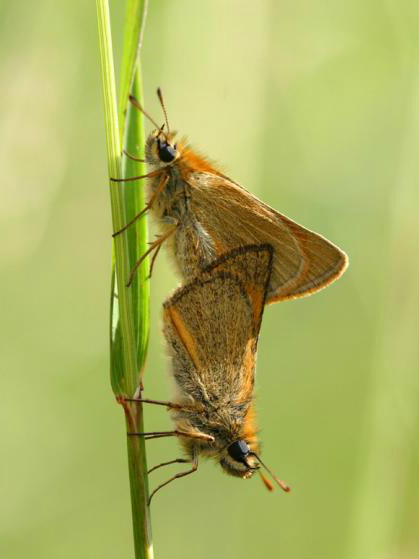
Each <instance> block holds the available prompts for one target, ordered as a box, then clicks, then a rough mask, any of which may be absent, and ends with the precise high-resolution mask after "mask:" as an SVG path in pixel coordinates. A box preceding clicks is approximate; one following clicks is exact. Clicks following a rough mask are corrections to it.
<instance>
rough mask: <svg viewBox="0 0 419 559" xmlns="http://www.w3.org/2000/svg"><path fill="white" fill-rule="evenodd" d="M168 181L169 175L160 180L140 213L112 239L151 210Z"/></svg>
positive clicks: (113, 235)
mask: <svg viewBox="0 0 419 559" xmlns="http://www.w3.org/2000/svg"><path fill="white" fill-rule="evenodd" d="M168 180H169V175H166V176H164V177H163V178H162V180H161V181H160V182H159V184H158V186H157V188H156V190H155V191H154V192H153V194H152V196H151V198H150V200H149V201H148V202H147V204H146V205H145V206H144V208H143V209H142V210H141V211H140V212H138V213H137V214H136V215H135V216H134V217H133V218H132V219H131V220H130V221H128V223H127V224H126V225H124V227H122V228H121V229H119V231H115V233H113V234H112V237H116V236H117V235H120V234H121V233H123V232H124V231H126V230H127V229H128V227H131V225H133V224H134V223H135V222H136V221H137V219H140V217H141V216H143V215H144V214H145V213H147V212H148V211H149V210H151V208H152V207H153V204H154V202H155V201H156V198H157V197H158V196H159V194H160V193H161V192H163V190H164V189H165V188H166V185H167V182H168Z"/></svg>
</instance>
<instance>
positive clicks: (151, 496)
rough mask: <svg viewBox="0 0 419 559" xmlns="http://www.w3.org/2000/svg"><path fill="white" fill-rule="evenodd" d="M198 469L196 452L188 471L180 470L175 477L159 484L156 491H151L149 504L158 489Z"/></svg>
mask: <svg viewBox="0 0 419 559" xmlns="http://www.w3.org/2000/svg"><path fill="white" fill-rule="evenodd" d="M197 469H198V456H197V455H196V454H194V456H193V460H192V467H191V469H190V470H186V472H179V473H178V474H176V475H174V476H173V477H171V478H170V479H168V480H167V481H165V482H164V483H161V484H160V485H158V486H157V487H156V489H154V491H153V492H152V493H151V495H150V497H149V498H148V505H150V503H151V499H152V498H153V497H154V495H155V494H156V493H157V491H159V490H160V489H162V488H163V487H165V486H166V485H168V484H169V483H171V482H172V481H175V479H179V478H181V477H185V476H188V475H189V474H193V473H195V472H196V471H197Z"/></svg>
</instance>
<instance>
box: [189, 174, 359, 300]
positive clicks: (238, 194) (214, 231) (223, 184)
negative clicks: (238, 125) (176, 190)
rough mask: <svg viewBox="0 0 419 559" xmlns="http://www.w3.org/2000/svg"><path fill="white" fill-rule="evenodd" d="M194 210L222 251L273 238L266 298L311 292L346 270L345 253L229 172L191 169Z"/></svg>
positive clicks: (276, 298) (192, 209)
mask: <svg viewBox="0 0 419 559" xmlns="http://www.w3.org/2000/svg"><path fill="white" fill-rule="evenodd" d="M187 182H188V184H189V186H190V188H191V190H192V195H191V198H190V205H191V211H192V213H193V215H195V216H196V218H197V220H198V221H199V222H200V223H201V224H202V226H203V227H204V228H205V229H206V231H207V232H208V233H209V235H210V236H211V237H212V239H213V240H214V242H215V244H216V247H217V252H218V253H219V254H222V253H224V252H226V250H228V248H229V247H231V246H243V245H247V244H249V243H257V244H259V243H269V244H270V245H271V246H272V247H273V249H274V260H273V269H272V274H271V279H270V283H269V288H268V293H267V302H268V303H272V302H275V301H282V300H286V299H293V298H296V297H303V296H305V295H309V294H310V293H313V292H315V291H318V290H319V289H322V288H323V287H326V286H327V285H329V284H330V283H331V282H333V281H334V280H336V279H337V278H338V277H339V276H341V275H342V273H343V272H344V271H345V269H346V267H347V264H348V259H347V256H346V254H345V253H344V252H343V251H341V250H340V249H339V248H338V247H337V246H335V245H334V244H332V243H331V242H330V241H328V240H327V239H325V238H324V237H322V236H321V235H318V234H317V233H313V232H312V231H309V230H308V229H305V228H304V227H302V226H301V225H298V224H297V223H295V222H293V221H292V220H290V219H288V218H287V217H285V216H283V215H281V214H280V213H278V212H277V211H276V210H274V209H273V208H270V207H269V206H268V205H267V204H265V203H263V202H261V201H260V200H258V199H257V198H256V197H255V196H253V195H252V194H250V193H249V192H247V191H246V190H245V189H244V188H242V187H241V186H240V185H238V184H236V183H234V182H233V181H231V180H230V179H228V178H227V177H224V176H222V175H219V174H215V173H210V172H202V171H200V172H195V173H191V174H190V175H189V176H188V178H187Z"/></svg>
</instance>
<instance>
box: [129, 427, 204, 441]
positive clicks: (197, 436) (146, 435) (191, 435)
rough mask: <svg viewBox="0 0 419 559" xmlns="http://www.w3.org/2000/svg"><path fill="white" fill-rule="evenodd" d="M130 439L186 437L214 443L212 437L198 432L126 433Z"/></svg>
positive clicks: (177, 430)
mask: <svg viewBox="0 0 419 559" xmlns="http://www.w3.org/2000/svg"><path fill="white" fill-rule="evenodd" d="M127 435H129V436H130V437H144V439H145V440H146V441H147V440H150V439H161V438H162V437H186V438H189V439H199V440H201V441H206V442H209V443H213V442H214V437H213V436H212V435H207V434H206V433H201V432H200V431H190V432H188V431H180V430H179V429H176V430H174V431H150V432H148V433H127Z"/></svg>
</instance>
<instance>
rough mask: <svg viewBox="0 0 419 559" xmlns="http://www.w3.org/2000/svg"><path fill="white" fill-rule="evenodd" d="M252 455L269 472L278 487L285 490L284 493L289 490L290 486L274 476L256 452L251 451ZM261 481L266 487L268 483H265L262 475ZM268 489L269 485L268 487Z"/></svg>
mask: <svg viewBox="0 0 419 559" xmlns="http://www.w3.org/2000/svg"><path fill="white" fill-rule="evenodd" d="M252 454H253V456H255V457H256V458H257V459H258V460H259V462H260V463H261V464H262V466H263V467H264V468H265V470H266V471H267V472H268V474H270V476H271V477H272V479H273V480H274V481H276V483H277V484H278V485H279V487H280V488H281V489H282V490H283V491H285V493H288V492H289V491H291V487H290V486H289V485H287V484H286V483H285V482H284V481H282V480H281V479H279V478H278V477H276V475H275V474H274V473H273V472H272V471H271V470H270V469H269V468H268V466H266V464H264V463H263V462H262V460H261V459H260V458H259V456H258V455H257V454H256V452H252ZM262 481H263V482H264V483H265V485H266V486H267V487H268V485H267V484H266V482H265V481H264V479H263V476H262ZM268 489H269V487H268Z"/></svg>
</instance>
